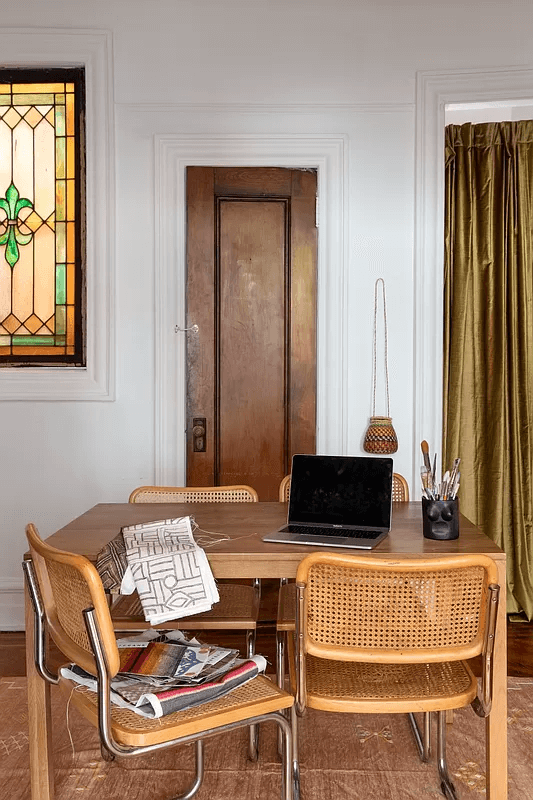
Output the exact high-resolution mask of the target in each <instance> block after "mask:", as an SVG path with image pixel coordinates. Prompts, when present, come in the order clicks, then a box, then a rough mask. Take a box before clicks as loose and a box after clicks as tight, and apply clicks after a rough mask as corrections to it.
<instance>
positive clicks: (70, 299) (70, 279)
mask: <svg viewBox="0 0 533 800" xmlns="http://www.w3.org/2000/svg"><path fill="white" fill-rule="evenodd" d="M74 288H75V284H74V264H67V303H68V304H69V305H74Z"/></svg>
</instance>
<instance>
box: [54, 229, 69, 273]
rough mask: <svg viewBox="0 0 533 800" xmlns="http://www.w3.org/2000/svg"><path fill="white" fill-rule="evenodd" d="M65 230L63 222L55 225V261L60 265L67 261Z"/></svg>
mask: <svg viewBox="0 0 533 800" xmlns="http://www.w3.org/2000/svg"><path fill="white" fill-rule="evenodd" d="M65 228H66V225H65V223H64V222H57V223H56V261H57V262H59V263H60V264H61V263H62V262H63V261H66V260H67V254H66V248H65V235H66V232H65Z"/></svg>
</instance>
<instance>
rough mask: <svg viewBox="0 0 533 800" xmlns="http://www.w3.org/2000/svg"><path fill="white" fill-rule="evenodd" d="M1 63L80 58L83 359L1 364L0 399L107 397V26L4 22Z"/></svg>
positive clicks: (110, 252) (75, 61)
mask: <svg viewBox="0 0 533 800" xmlns="http://www.w3.org/2000/svg"><path fill="white" fill-rule="evenodd" d="M0 53H1V54H2V55H1V60H2V64H3V65H5V66H7V65H9V66H28V67H38V66H57V67H61V66H84V67H85V77H86V157H87V190H86V191H87V245H86V246H87V280H86V284H87V366H86V367H39V368H37V367H34V368H32V367H2V368H1V369H0V399H2V400H114V392H115V387H114V336H113V313H114V242H113V233H114V218H115V201H114V185H115V182H114V175H115V168H114V123H113V114H114V108H113V77H112V64H113V60H112V38H111V34H110V33H109V32H108V31H95V30H59V29H53V28H4V29H3V30H1V31H0Z"/></svg>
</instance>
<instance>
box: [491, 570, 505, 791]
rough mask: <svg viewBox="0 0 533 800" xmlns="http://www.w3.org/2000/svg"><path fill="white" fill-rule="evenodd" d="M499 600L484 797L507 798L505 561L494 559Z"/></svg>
mask: <svg viewBox="0 0 533 800" xmlns="http://www.w3.org/2000/svg"><path fill="white" fill-rule="evenodd" d="M497 564H498V576H499V584H500V602H499V607H498V621H497V624H496V641H495V647H494V676H493V678H494V679H493V696H492V711H491V713H490V714H489V717H488V719H487V721H486V746H487V800H507V608H506V586H507V583H506V580H507V578H506V571H505V561H498V562H497Z"/></svg>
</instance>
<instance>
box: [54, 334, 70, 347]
mask: <svg viewBox="0 0 533 800" xmlns="http://www.w3.org/2000/svg"><path fill="white" fill-rule="evenodd" d="M55 343H56V345H61V346H62V347H64V346H65V345H66V343H67V337H66V336H56V337H55Z"/></svg>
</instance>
